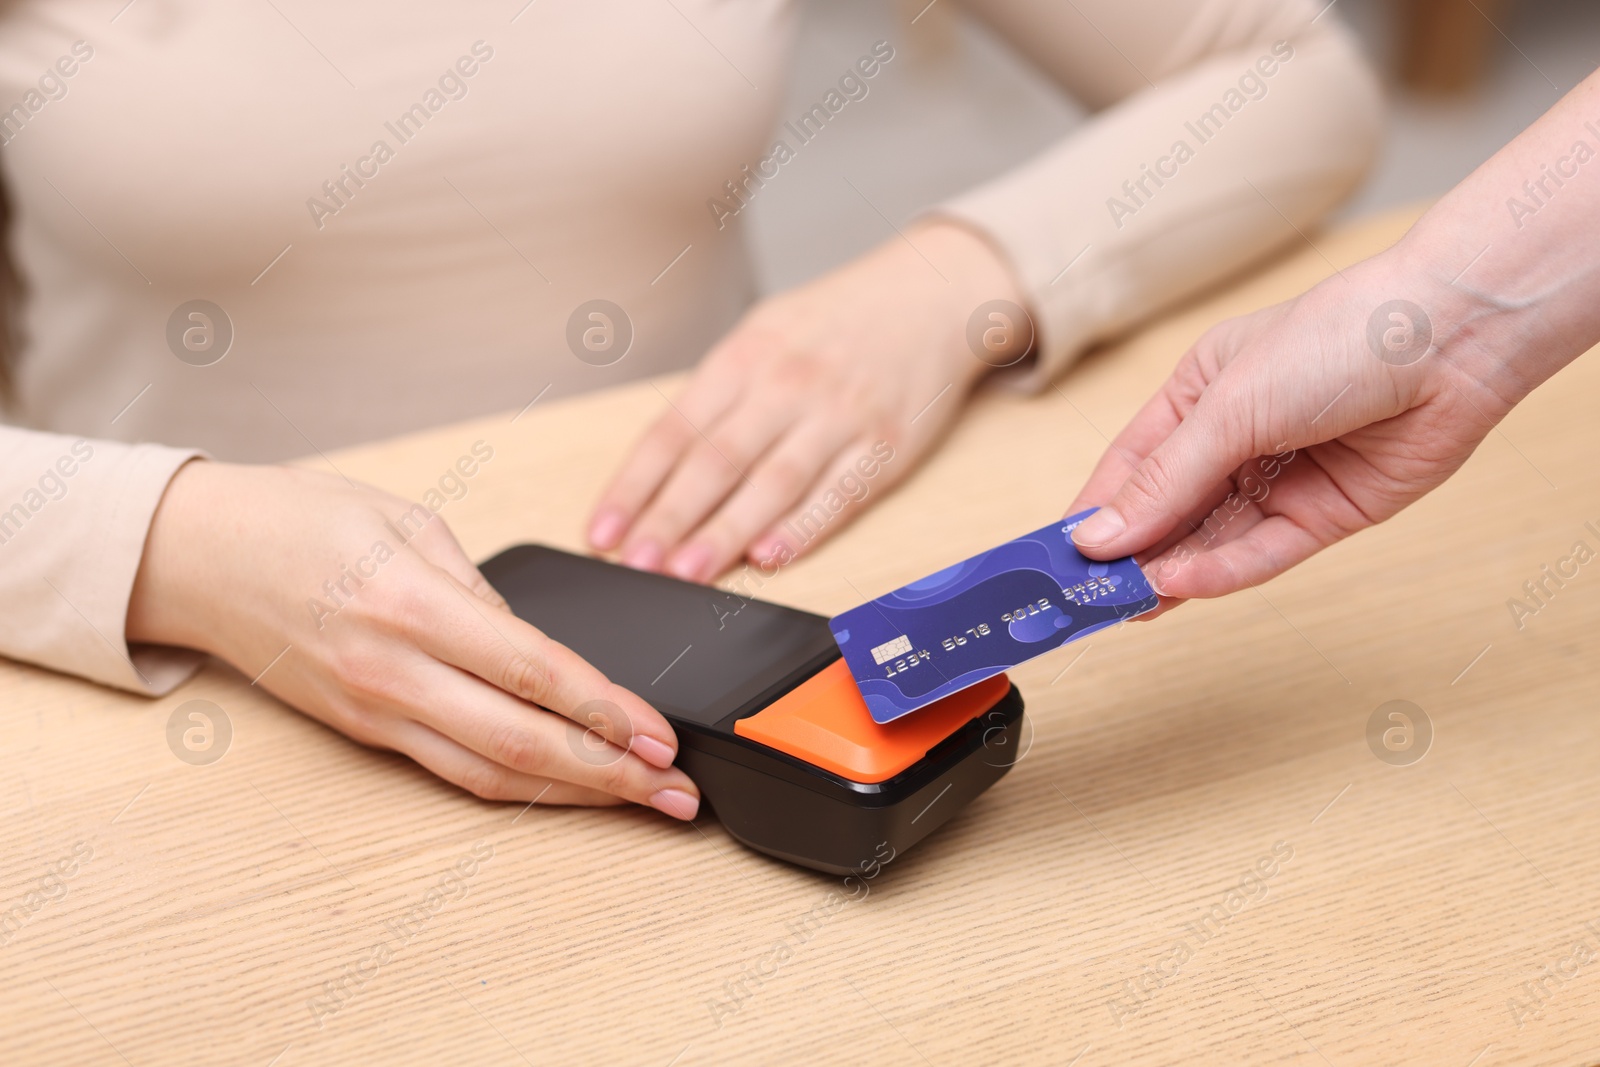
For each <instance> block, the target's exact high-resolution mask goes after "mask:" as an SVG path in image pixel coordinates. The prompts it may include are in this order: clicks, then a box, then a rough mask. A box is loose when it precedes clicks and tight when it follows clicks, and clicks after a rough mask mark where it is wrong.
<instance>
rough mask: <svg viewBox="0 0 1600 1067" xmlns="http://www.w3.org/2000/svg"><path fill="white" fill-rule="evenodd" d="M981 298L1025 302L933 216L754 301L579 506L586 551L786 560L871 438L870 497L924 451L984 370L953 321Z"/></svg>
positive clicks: (680, 566)
mask: <svg viewBox="0 0 1600 1067" xmlns="http://www.w3.org/2000/svg"><path fill="white" fill-rule="evenodd" d="M996 299H1003V300H1007V301H1010V302H1011V303H1012V304H1018V305H1020V304H1021V303H1022V300H1023V297H1022V295H1021V293H1020V292H1019V291H1018V288H1017V284H1016V282H1015V281H1014V280H1013V279H1012V276H1011V273H1010V270H1009V268H1008V267H1007V266H1006V265H1005V264H1004V263H1003V262H1002V261H1001V259H1000V257H999V255H998V254H997V253H995V252H994V251H993V250H992V249H991V248H990V247H989V246H988V244H986V243H985V242H984V241H983V240H982V239H981V238H979V237H977V236H976V235H975V234H973V233H972V232H970V231H968V230H966V229H965V228H963V227H961V226H958V225H955V224H953V223H944V222H931V223H925V224H921V225H918V226H915V227H912V228H911V229H909V230H908V232H907V235H906V238H900V237H895V238H892V239H891V240H889V241H887V242H886V243H884V244H883V245H881V246H879V247H878V248H876V249H874V250H873V251H871V252H869V253H867V254H866V255H864V256H862V257H860V258H858V259H856V260H855V261H853V262H851V263H849V264H846V265H845V266H843V267H841V268H839V269H838V270H835V271H833V272H832V273H829V274H827V275H824V276H823V277H821V278H818V279H817V280H815V281H813V282H810V283H809V284H807V285H804V286H801V287H800V288H798V289H794V290H792V291H790V292H786V293H783V294H780V295H778V296H775V297H772V298H770V299H768V300H764V301H762V302H761V303H760V304H757V305H756V306H755V308H753V309H752V310H751V311H750V312H749V313H748V314H747V315H745V317H744V319H743V320H742V321H741V322H740V323H739V325H738V326H736V327H735V328H734V329H733V331H732V332H730V333H729V334H728V335H727V336H726V337H724V338H723V339H722V340H721V341H720V342H719V343H718V344H717V345H716V346H715V347H714V348H713V349H712V350H711V351H710V353H709V354H707V356H706V357H705V360H704V361H703V362H702V363H701V364H700V367H699V369H698V370H696V372H695V374H694V377H693V379H692V380H691V381H690V383H689V386H688V388H687V389H686V390H684V392H683V394H682V395H681V396H679V397H677V398H675V399H674V400H673V402H672V405H671V407H669V408H668V409H667V410H666V411H665V412H664V413H663V414H662V415H661V417H660V418H659V419H658V420H657V421H656V423H655V424H654V425H653V426H651V427H650V428H649V429H648V430H647V431H646V432H645V434H644V436H643V437H642V438H641V439H640V441H639V443H638V444H637V445H635V446H634V449H633V452H632V454H631V455H630V456H629V457H628V459H627V461H626V462H625V463H624V464H623V466H622V468H621V470H620V471H619V472H618V473H617V475H616V477H615V479H614V480H613V481H612V483H611V485H610V487H609V488H608V489H606V491H605V493H604V494H603V495H602V496H601V498H600V502H599V504H598V505H597V506H596V508H595V512H594V516H593V518H592V519H591V522H590V527H589V530H590V532H589V540H590V543H591V544H593V545H594V547H595V548H597V549H600V550H601V551H610V550H611V549H615V548H619V547H620V549H621V554H622V561H623V562H624V563H626V564H628V565H630V566H633V567H638V568H640V569H643V570H652V571H661V570H665V571H666V572H668V573H670V574H673V575H676V576H677V577H680V578H685V579H688V580H691V581H707V580H709V579H711V578H713V577H715V576H716V575H717V574H720V573H721V572H722V571H724V570H725V569H727V568H728V567H729V566H730V565H732V564H733V563H735V562H737V561H738V560H739V559H740V558H741V557H746V556H748V557H749V558H750V559H751V560H752V561H754V562H757V563H768V562H769V561H771V560H772V559H773V558H774V557H777V558H778V559H780V560H783V561H786V560H787V558H789V557H791V556H797V555H800V554H801V553H802V552H803V551H805V550H806V549H808V548H810V547H811V546H812V545H813V544H815V543H816V542H817V541H819V540H820V539H821V537H822V536H826V535H830V534H832V533H834V532H835V530H837V529H839V528H841V527H843V526H844V525H846V524H847V522H848V521H849V520H850V519H851V518H853V517H854V515H855V514H856V513H857V512H859V510H860V502H861V501H862V500H864V499H866V493H865V492H862V491H861V490H860V489H858V488H856V486H857V485H858V483H860V478H859V475H858V474H857V471H858V470H859V469H860V468H858V463H860V462H861V461H862V459H863V457H871V456H874V445H875V444H876V443H877V442H879V441H884V442H887V443H888V444H889V446H890V447H891V448H892V449H893V452H892V453H890V454H891V455H892V456H893V461H892V462H890V463H887V464H883V465H882V466H881V467H878V473H877V474H876V475H875V476H874V477H873V479H872V481H871V484H870V486H869V487H868V489H867V492H871V493H881V492H883V491H885V490H886V489H888V488H889V487H890V486H891V485H893V484H894V483H896V482H898V481H900V480H901V479H902V478H904V477H905V476H906V475H907V474H909V473H910V472H911V470H912V469H913V468H914V467H915V466H916V464H917V463H918V462H919V461H920V460H921V459H922V458H923V457H924V456H925V455H926V454H927V453H928V452H929V451H930V450H931V449H932V447H933V445H934V444H935V443H936V442H937V441H938V440H939V438H940V437H941V435H942V434H943V432H944V430H945V429H946V428H947V427H948V426H949V425H950V423H951V422H952V421H953V420H954V418H955V417H956V414H957V413H958V412H959V411H960V410H961V407H962V404H963V403H964V401H965V400H966V397H967V395H968V393H970V392H971V390H972V387H973V385H974V384H976V382H977V381H978V379H979V378H980V377H981V376H982V375H983V373H984V372H985V371H986V370H988V369H989V366H990V365H991V364H990V363H986V362H985V361H984V360H980V359H979V358H978V357H977V356H976V355H975V354H974V352H973V350H972V348H971V347H969V345H968V342H967V326H968V321H969V319H971V318H972V315H973V313H974V311H975V310H976V309H977V308H978V307H979V305H981V304H984V303H985V302H987V301H990V300H996ZM991 336H993V335H991ZM1014 336H1015V337H1016V338H1019V339H1020V343H1019V344H1018V343H1015V342H1014V345H1015V347H1016V348H1017V350H1015V351H1007V350H1001V351H997V352H995V353H993V356H992V357H991V358H992V360H993V362H995V363H1004V362H1007V361H1008V360H1011V359H1020V358H1021V357H1022V356H1023V354H1024V351H1025V349H1026V346H1027V343H1028V341H1029V340H1031V328H1030V327H1028V326H1027V325H1025V324H1018V328H1017V329H1016V330H1015V335H1014ZM882 458H883V455H882V451H881V446H880V452H879V453H878V454H877V455H876V459H877V460H882ZM877 466H878V464H876V463H873V464H869V465H868V468H869V469H870V468H871V467H877ZM841 479H846V480H845V481H844V482H843V483H842V484H841ZM830 490H832V491H835V492H836V493H838V494H839V496H836V497H835V498H834V499H836V500H837V499H840V498H842V497H851V498H853V499H852V502H851V503H850V504H849V505H848V506H845V507H844V508H843V509H842V510H840V511H838V512H837V514H830V518H829V520H828V522H827V524H826V525H825V526H822V527H821V528H820V530H819V529H818V528H817V527H816V526H815V525H810V526H804V527H802V526H801V525H800V519H801V518H802V517H803V516H804V514H805V513H806V512H807V511H810V510H811V509H813V508H814V506H815V505H817V504H818V503H819V502H820V501H821V500H823V498H824V497H825V496H826V495H827V494H828V493H829V491H830ZM830 511H831V509H830ZM790 520H795V526H794V528H792V529H791V528H789V527H787V526H786V523H788V522H789V521H790ZM796 530H799V531H800V532H801V536H799V537H797V536H796Z"/></svg>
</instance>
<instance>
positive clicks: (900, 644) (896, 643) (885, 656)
mask: <svg viewBox="0 0 1600 1067" xmlns="http://www.w3.org/2000/svg"><path fill="white" fill-rule="evenodd" d="M910 651H911V638H909V637H907V636H906V635H905V634H901V635H900V636H899V637H897V638H895V639H894V640H893V641H885V642H884V643H883V644H881V645H879V646H878V647H876V648H874V649H873V650H872V662H874V663H876V664H877V665H878V666H880V667H881V666H883V665H884V664H885V663H888V662H889V661H890V660H892V659H894V658H895V657H896V656H903V655H905V654H906V653H907V652H910Z"/></svg>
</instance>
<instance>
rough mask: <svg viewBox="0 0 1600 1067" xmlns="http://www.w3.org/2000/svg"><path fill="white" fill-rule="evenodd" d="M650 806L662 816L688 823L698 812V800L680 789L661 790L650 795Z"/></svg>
mask: <svg viewBox="0 0 1600 1067" xmlns="http://www.w3.org/2000/svg"><path fill="white" fill-rule="evenodd" d="M650 806H651V807H652V808H655V809H656V810H657V811H659V812H660V813H661V814H663V815H670V816H672V817H673V818H674V819H682V820H683V821H684V822H688V821H689V820H690V819H692V818H694V817H695V813H696V812H698V811H699V810H700V798H699V797H695V796H690V795H689V794H688V793H685V792H684V791H683V790H681V789H662V790H660V791H659V792H655V793H652V794H650Z"/></svg>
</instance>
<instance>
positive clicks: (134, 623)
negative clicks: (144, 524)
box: [124, 460, 228, 652]
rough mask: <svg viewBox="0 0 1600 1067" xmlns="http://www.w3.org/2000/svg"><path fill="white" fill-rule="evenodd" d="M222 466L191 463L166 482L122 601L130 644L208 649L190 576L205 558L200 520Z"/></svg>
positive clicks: (222, 474)
mask: <svg viewBox="0 0 1600 1067" xmlns="http://www.w3.org/2000/svg"><path fill="white" fill-rule="evenodd" d="M227 466H228V465H226V464H221V463H214V462H210V461H206V460H191V461H189V462H188V463H185V464H184V465H183V466H182V467H179V468H178V470H177V472H176V473H174V474H173V476H172V480H171V481H170V482H168V483H167V488H166V491H165V492H164V493H163V494H162V496H161V502H160V503H159V504H158V505H157V506H156V510H155V514H154V515H153V516H152V518H151V521H150V529H149V531H148V532H147V533H146V535H145V542H144V552H143V553H142V554H141V555H140V558H139V569H138V572H137V573H136V575H135V577H134V581H133V591H132V594H131V595H130V596H129V598H128V617H127V620H126V623H125V625H124V634H125V635H126V637H127V640H128V642H129V643H131V644H151V645H172V646H176V647H180V648H193V649H198V650H200V651H202V652H215V651H216V649H214V648H211V647H209V642H208V640H207V634H208V632H210V627H208V626H207V625H206V623H205V619H204V616H203V608H202V604H201V602H200V601H199V599H197V597H196V596H195V585H196V581H195V579H196V576H197V574H198V572H199V571H200V570H201V569H202V567H201V565H202V563H203V560H204V558H205V555H206V553H205V549H204V544H203V542H204V540H205V533H204V529H203V520H204V518H205V516H206V515H208V514H215V513H216V510H215V508H214V506H213V504H212V503H209V502H208V501H211V500H212V498H213V497H214V495H215V492H216V487H217V484H218V482H219V479H221V478H223V477H225V469H226V467H227Z"/></svg>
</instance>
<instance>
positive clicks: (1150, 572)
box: [652, 563, 1167, 740]
mask: <svg viewBox="0 0 1600 1067" xmlns="http://www.w3.org/2000/svg"><path fill="white" fill-rule="evenodd" d="M1166 568H1167V565H1166V564H1165V563H1163V564H1162V565H1161V566H1160V567H1156V568H1154V569H1152V568H1149V567H1146V568H1144V580H1145V581H1146V582H1148V583H1149V585H1150V588H1151V589H1152V590H1154V592H1155V594H1156V596H1166V595H1167V591H1166V590H1165V589H1164V588H1162V586H1164V585H1165V584H1166V579H1165V578H1164V577H1162V574H1161V572H1162V571H1164V570H1166ZM652 740H653V739H652Z"/></svg>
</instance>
